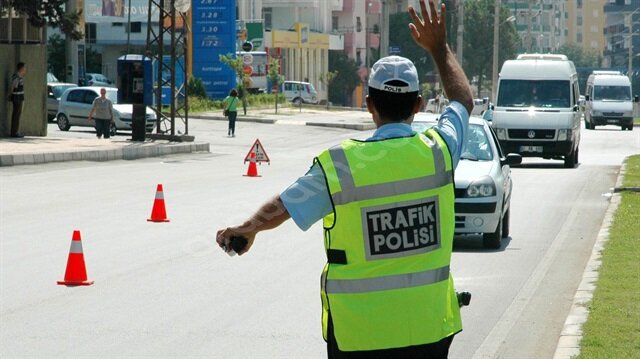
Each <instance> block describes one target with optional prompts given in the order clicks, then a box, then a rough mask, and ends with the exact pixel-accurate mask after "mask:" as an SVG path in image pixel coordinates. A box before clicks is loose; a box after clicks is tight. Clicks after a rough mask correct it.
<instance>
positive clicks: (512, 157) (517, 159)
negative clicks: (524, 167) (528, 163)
mask: <svg viewBox="0 0 640 359" xmlns="http://www.w3.org/2000/svg"><path fill="white" fill-rule="evenodd" d="M500 162H501V163H502V165H503V166H504V165H509V166H514V165H519V164H521V163H522V156H520V155H519V154H517V153H509V154H507V157H505V158H503V159H502V160H501V161H500Z"/></svg>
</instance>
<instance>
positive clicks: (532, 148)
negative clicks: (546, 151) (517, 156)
mask: <svg viewBox="0 0 640 359" xmlns="http://www.w3.org/2000/svg"><path fill="white" fill-rule="evenodd" d="M520 151H521V152H542V146H520Z"/></svg>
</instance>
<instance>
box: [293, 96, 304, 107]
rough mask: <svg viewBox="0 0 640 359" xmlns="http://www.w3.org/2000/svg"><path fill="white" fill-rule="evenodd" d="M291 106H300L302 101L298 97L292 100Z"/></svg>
mask: <svg viewBox="0 0 640 359" xmlns="http://www.w3.org/2000/svg"><path fill="white" fill-rule="evenodd" d="M292 102H293V104H294V105H296V106H300V104H301V103H302V99H301V98H300V97H296V98H294V99H293V101H292Z"/></svg>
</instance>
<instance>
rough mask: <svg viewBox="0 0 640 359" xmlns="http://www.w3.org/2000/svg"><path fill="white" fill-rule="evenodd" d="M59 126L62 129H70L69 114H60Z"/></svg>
mask: <svg viewBox="0 0 640 359" xmlns="http://www.w3.org/2000/svg"><path fill="white" fill-rule="evenodd" d="M58 128H59V129H60V130H61V131H69V129H70V128H71V125H70V124H69V119H68V118H67V116H65V115H63V114H59V115H58Z"/></svg>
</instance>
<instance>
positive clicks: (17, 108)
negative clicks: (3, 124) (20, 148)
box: [9, 62, 27, 138]
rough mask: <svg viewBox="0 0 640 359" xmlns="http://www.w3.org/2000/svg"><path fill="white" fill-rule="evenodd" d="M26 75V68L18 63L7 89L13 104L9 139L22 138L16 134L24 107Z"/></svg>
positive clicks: (18, 133)
mask: <svg viewBox="0 0 640 359" xmlns="http://www.w3.org/2000/svg"><path fill="white" fill-rule="evenodd" d="M26 74H27V66H26V65H25V63H24V62H18V65H17V66H16V72H15V73H14V74H13V75H12V76H11V86H10V89H9V101H11V102H12V104H13V109H12V112H11V133H10V135H11V137H18V138H21V137H24V136H23V135H21V134H20V132H18V130H19V128H20V116H21V115H22V107H23V105H24V76H25V75H26Z"/></svg>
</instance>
